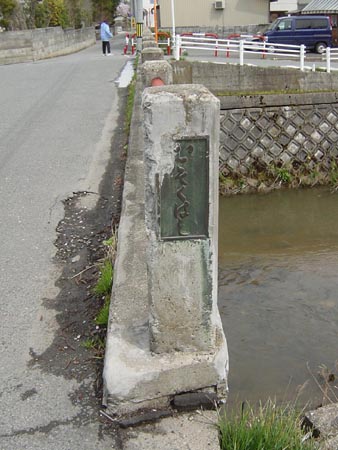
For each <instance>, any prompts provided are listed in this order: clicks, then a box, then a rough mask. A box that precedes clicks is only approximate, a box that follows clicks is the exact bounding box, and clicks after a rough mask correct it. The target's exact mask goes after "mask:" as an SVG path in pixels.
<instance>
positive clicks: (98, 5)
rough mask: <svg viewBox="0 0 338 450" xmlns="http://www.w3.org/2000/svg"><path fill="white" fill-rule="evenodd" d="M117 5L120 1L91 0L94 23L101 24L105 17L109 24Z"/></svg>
mask: <svg viewBox="0 0 338 450" xmlns="http://www.w3.org/2000/svg"><path fill="white" fill-rule="evenodd" d="M119 3H120V0H92V5H93V20H94V22H101V21H102V20H103V19H104V18H105V17H106V18H107V20H108V21H109V22H111V21H112V20H113V17H114V15H115V11H116V8H117V6H118V4H119Z"/></svg>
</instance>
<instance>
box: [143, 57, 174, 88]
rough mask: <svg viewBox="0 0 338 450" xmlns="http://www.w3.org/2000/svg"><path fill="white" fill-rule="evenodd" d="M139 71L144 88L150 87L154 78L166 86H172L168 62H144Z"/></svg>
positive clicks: (171, 72)
mask: <svg viewBox="0 0 338 450" xmlns="http://www.w3.org/2000/svg"><path fill="white" fill-rule="evenodd" d="M141 70H142V82H143V86H144V87H150V86H151V82H152V80H153V79H154V78H160V79H161V80H162V81H163V83H164V84H166V85H167V84H173V69H172V66H171V65H170V64H169V63H168V61H146V62H145V63H144V64H142V67H141Z"/></svg>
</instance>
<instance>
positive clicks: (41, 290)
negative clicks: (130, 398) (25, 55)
mask: <svg viewBox="0 0 338 450" xmlns="http://www.w3.org/2000/svg"><path fill="white" fill-rule="evenodd" d="M123 45H124V37H123V36H118V37H116V38H114V40H113V44H112V51H113V56H112V57H111V58H107V57H103V56H102V55H101V49H100V43H97V44H96V45H95V46H93V47H91V48H89V49H86V50H84V51H82V52H79V53H76V54H74V55H68V56H65V57H59V58H54V59H49V60H44V61H38V62H34V63H33V62H32V63H25V64H16V65H8V66H0V98H1V107H0V235H1V243H0V250H1V251H0V320H1V327H0V361H1V364H0V406H1V407H0V449H1V450H24V449H27V450H28V449H29V450H30V449H34V450H40V449H41V450H45V449H47V448H48V449H49V450H77V449H81V450H87V449H88V450H92V449H98V450H101V449H110V448H117V446H118V440H119V438H118V436H116V435H115V433H114V430H113V429H112V427H111V424H110V423H108V422H107V420H106V419H105V418H104V417H101V416H100V414H99V411H100V389H101V364H102V359H100V355H97V353H95V352H93V351H92V350H90V349H86V348H85V347H84V346H83V343H84V342H85V340H86V339H87V338H88V337H92V336H95V334H96V333H102V330H99V329H97V328H96V327H95V325H94V322H93V319H94V317H95V313H96V312H97V310H98V309H99V307H100V299H97V298H95V297H94V296H93V294H92V286H93V284H94V283H95V280H96V277H97V272H98V270H99V268H98V262H99V261H100V259H101V258H102V257H103V256H104V252H105V249H104V245H103V244H102V242H103V241H104V240H105V239H107V237H109V236H110V230H111V225H112V224H117V223H118V219H119V212H120V201H121V190H122V182H121V181H122V180H123V168H124V159H125V158H124V147H125V143H126V136H125V133H124V126H123V119H124V108H125V100H126V95H127V92H126V91H127V90H126V88H124V89H119V88H118V86H117V85H116V83H115V81H116V79H117V78H118V76H119V74H120V72H121V70H122V68H123V66H124V64H125V63H126V60H127V59H126V58H125V57H124V56H123V55H122V49H123Z"/></svg>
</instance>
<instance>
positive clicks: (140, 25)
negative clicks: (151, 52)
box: [135, 0, 143, 52]
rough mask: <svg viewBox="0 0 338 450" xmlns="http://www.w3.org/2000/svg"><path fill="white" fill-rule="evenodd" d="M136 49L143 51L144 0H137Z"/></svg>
mask: <svg viewBox="0 0 338 450" xmlns="http://www.w3.org/2000/svg"><path fill="white" fill-rule="evenodd" d="M135 17H136V39H137V41H136V49H137V52H141V51H142V32H143V0H136V14H135Z"/></svg>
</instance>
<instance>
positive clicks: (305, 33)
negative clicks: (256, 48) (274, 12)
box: [264, 15, 332, 53]
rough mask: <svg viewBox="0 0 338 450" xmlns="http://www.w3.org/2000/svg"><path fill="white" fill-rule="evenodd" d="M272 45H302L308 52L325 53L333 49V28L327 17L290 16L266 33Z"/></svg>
mask: <svg viewBox="0 0 338 450" xmlns="http://www.w3.org/2000/svg"><path fill="white" fill-rule="evenodd" d="M264 37H265V40H266V42H268V43H272V44H287V45H301V44H304V45H305V46H306V49H307V50H314V51H315V52H317V53H324V52H325V49H326V47H332V26H331V21H330V18H329V17H327V16H308V15H304V16H288V17H279V18H278V19H276V20H275V21H274V22H273V23H272V24H271V25H270V26H269V28H268V29H267V31H266V32H265V33H264Z"/></svg>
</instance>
